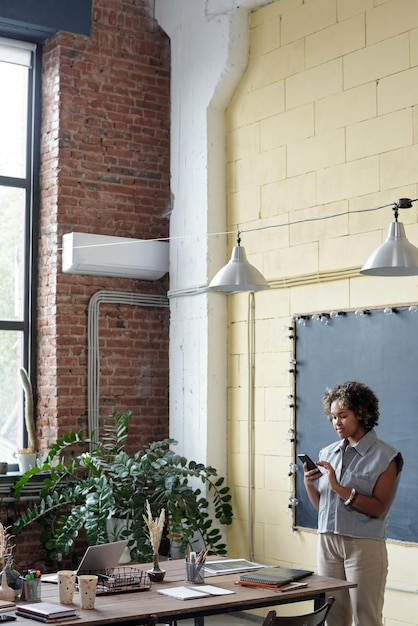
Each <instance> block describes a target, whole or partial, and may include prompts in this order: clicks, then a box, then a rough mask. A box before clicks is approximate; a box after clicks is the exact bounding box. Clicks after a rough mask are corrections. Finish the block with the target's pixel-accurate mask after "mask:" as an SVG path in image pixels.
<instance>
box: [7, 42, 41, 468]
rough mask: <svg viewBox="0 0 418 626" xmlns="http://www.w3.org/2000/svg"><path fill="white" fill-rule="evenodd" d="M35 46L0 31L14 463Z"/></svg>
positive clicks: (25, 358) (20, 404) (27, 268)
mask: <svg viewBox="0 0 418 626" xmlns="http://www.w3.org/2000/svg"><path fill="white" fill-rule="evenodd" d="M35 50H36V46H35V45H33V44H30V43H27V42H18V41H15V40H9V39H3V38H1V37H0V88H1V97H0V220H1V222H0V223H1V225H2V226H1V229H0V376H1V385H0V461H7V462H8V463H9V466H11V467H10V469H17V465H16V459H15V457H14V454H15V452H16V451H17V450H18V449H19V448H24V447H25V445H26V428H25V420H24V393H23V385H22V381H21V378H20V374H19V369H20V368H21V367H23V368H25V370H26V371H27V372H28V373H29V377H30V378H31V379H32V375H31V374H32V372H31V364H32V363H33V362H34V357H33V355H32V354H31V345H32V341H31V337H30V329H31V328H32V319H31V316H32V310H31V307H32V308H33V309H34V308H35V306H36V305H35V299H34V286H33V280H32V279H33V276H32V275H31V272H32V271H33V270H32V268H33V267H34V263H33V261H34V245H36V237H35V236H34V233H33V232H32V225H33V223H34V221H35V219H36V217H35V215H34V214H33V207H34V206H36V204H37V203H36V202H35V198H34V185H33V181H34V172H35V166H34V163H35V159H34V138H35V137H36V136H37V132H38V129H35V128H34V122H33V120H34V119H35V115H34V103H35V101H36V98H35V96H34V93H35V87H37V88H38V87H39V86H38V85H37V84H36V80H35V69H34V66H33V62H32V61H33V57H34V52H35ZM35 130H36V132H35ZM35 271H36V270H35ZM30 303H31V306H30ZM32 384H33V383H32Z"/></svg>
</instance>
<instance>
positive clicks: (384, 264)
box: [360, 198, 418, 276]
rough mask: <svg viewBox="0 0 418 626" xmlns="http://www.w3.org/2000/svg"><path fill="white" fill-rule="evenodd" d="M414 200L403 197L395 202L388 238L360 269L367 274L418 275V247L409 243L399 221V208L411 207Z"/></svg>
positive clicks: (361, 272)
mask: <svg viewBox="0 0 418 626" xmlns="http://www.w3.org/2000/svg"><path fill="white" fill-rule="evenodd" d="M412 202H413V201H412V200H410V199H409V198H401V199H400V200H398V202H397V203H395V205H394V207H393V212H394V215H395V221H394V222H392V223H391V224H390V225H389V232H388V236H387V239H386V241H385V242H384V243H382V245H381V246H379V247H378V248H377V249H376V250H375V251H374V252H373V253H372V254H371V255H370V256H369V258H368V259H367V261H366V262H365V263H364V265H363V267H362V268H361V270H360V274H365V275H366V276H415V275H418V248H416V247H415V246H413V245H412V244H411V243H409V241H408V239H407V238H406V236H405V228H404V225H403V224H402V222H398V209H409V208H411V207H412Z"/></svg>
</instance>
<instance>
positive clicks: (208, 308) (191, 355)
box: [155, 0, 271, 473]
mask: <svg viewBox="0 0 418 626" xmlns="http://www.w3.org/2000/svg"><path fill="white" fill-rule="evenodd" d="M270 1H271V0H244V1H241V2H240V1H236V0H235V1H234V0H155V17H156V19H157V21H158V23H159V24H160V26H161V28H162V29H163V30H164V31H165V32H166V33H167V35H168V36H169V37H170V40H171V85H172V87H171V89H172V91H171V190H172V195H173V206H172V215H171V221H170V236H171V242H170V292H169V296H170V306H171V324H170V435H171V436H172V437H174V438H175V439H177V440H178V441H179V446H178V449H179V451H182V452H183V453H184V454H185V455H186V456H188V457H189V458H194V459H196V460H199V461H202V462H209V463H210V464H212V465H214V466H215V467H216V468H217V469H218V470H219V471H220V472H221V473H225V472H226V434H227V432H226V426H227V422H226V419H227V350H226V344H227V334H226V312H227V311H226V296H223V295H218V294H208V293H207V292H206V286H207V284H208V282H209V281H210V279H211V277H212V276H213V275H214V274H215V273H216V271H217V270H218V269H219V267H221V266H222V265H223V264H224V263H225V262H226V260H227V250H226V237H225V236H215V235H211V234H212V233H224V232H225V230H226V179H225V169H226V168H225V162H226V161H225V122H224V118H225V108H226V106H227V105H228V102H229V100H230V98H231V96H232V93H233V91H234V89H235V86H236V84H237V83H238V81H239V79H240V77H241V75H242V73H243V72H244V70H245V67H246V64H247V56H248V13H249V11H250V10H252V9H253V8H255V7H258V6H262V5H265V4H268V3H269V2H270ZM208 235H210V236H208Z"/></svg>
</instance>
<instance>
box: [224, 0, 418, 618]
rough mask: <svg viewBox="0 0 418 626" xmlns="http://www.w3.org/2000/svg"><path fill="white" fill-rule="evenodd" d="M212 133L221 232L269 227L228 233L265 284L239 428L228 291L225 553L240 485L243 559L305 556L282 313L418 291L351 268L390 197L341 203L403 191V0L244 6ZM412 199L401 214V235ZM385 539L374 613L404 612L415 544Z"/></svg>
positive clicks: (236, 315)
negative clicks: (221, 186) (218, 151)
mask: <svg viewBox="0 0 418 626" xmlns="http://www.w3.org/2000/svg"><path fill="white" fill-rule="evenodd" d="M227 133H228V141H227V150H228V221H229V225H228V229H229V230H231V231H234V230H238V229H240V230H244V231H245V229H247V228H248V229H252V228H260V227H264V226H271V225H274V226H275V228H271V229H269V230H256V231H253V232H248V233H245V232H244V233H243V234H242V245H243V246H244V247H245V249H246V252H247V256H248V258H249V261H250V262H251V263H253V264H254V265H255V266H256V267H258V268H259V269H260V271H262V272H263V273H264V275H265V276H266V278H267V279H268V280H269V281H270V284H271V289H270V290H269V291H266V292H258V293H256V294H255V299H254V301H255V307H254V316H255V320H256V322H255V338H254V340H255V353H256V354H255V368H254V396H253V406H254V424H253V429H252V428H249V420H248V415H249V395H248V389H249V380H250V377H249V359H248V342H247V338H248V329H249V327H250V324H249V321H248V320H249V317H248V316H249V309H250V306H249V305H250V302H251V299H250V298H249V296H248V295H247V294H237V295H233V296H229V328H230V333H229V347H228V349H229V363H230V365H229V407H228V408H229V434H228V441H229V480H230V482H231V484H233V485H234V487H233V497H234V507H235V512H236V519H235V521H234V524H233V528H232V531H231V532H230V533H229V547H230V554H231V555H232V556H242V555H247V551H248V545H249V536H250V534H249V528H248V520H249V506H250V501H251V499H250V495H251V496H252V500H253V502H252V505H253V510H254V522H253V532H252V537H253V546H254V554H253V555H252V556H253V558H255V559H257V560H260V561H264V562H269V563H283V564H291V565H295V566H304V567H305V566H309V567H313V568H315V567H316V534H315V532H313V531H300V530H299V531H294V530H293V529H292V522H293V518H292V510H291V509H290V508H289V497H290V496H291V495H292V478H291V477H290V476H289V470H290V466H289V463H291V462H292V450H293V448H292V442H291V441H290V439H291V438H292V436H291V433H289V428H290V427H291V425H292V409H291V408H289V406H288V405H289V403H290V401H289V398H288V395H289V393H290V392H291V390H292V382H293V379H292V374H291V373H290V372H289V369H291V365H290V363H289V361H290V359H291V357H292V340H291V339H289V334H290V332H289V325H290V324H291V320H292V316H294V315H297V314H298V313H299V314H300V313H307V312H315V311H321V310H323V311H326V310H332V309H342V310H344V309H345V310H349V309H356V308H359V307H364V308H367V307H373V306H383V305H390V304H392V305H393V304H405V303H409V302H413V303H415V302H417V301H418V278H417V277H409V278H396V279H393V278H392V279H387V278H371V277H364V276H361V275H360V274H358V269H359V267H360V266H361V264H362V263H363V261H365V259H366V258H367V257H368V255H369V254H370V253H371V252H372V250H374V249H375V248H376V247H377V246H378V245H380V243H381V242H382V241H383V240H384V239H385V237H386V234H387V228H388V225H389V223H390V222H391V221H392V214H391V209H390V208H386V209H383V210H379V211H371V212H363V213H356V212H355V211H359V210H361V209H367V208H372V207H378V206H381V205H383V204H388V203H391V202H394V201H396V200H397V199H398V198H400V197H410V198H416V197H417V192H418V185H417V180H418V2H417V1H416V0H305V1H304V2H303V1H302V0H278V1H277V2H273V3H272V4H269V5H267V6H266V7H264V8H262V9H259V10H257V11H255V12H254V13H253V14H252V16H251V33H250V56H249V63H248V67H247V70H246V72H245V74H244V76H243V78H242V80H241V82H240V84H239V86H238V88H237V90H236V93H235V95H234V97H233V99H232V101H231V103H230V105H229V107H228V111H227ZM417 210H418V209H417V208H415V205H414V207H413V208H412V209H411V210H409V211H404V212H401V216H400V219H401V221H402V222H404V223H405V225H406V231H407V236H408V239H409V240H410V241H411V242H412V243H414V244H415V245H418V223H417V221H418V220H417ZM340 213H342V214H343V215H341V216H340V217H333V218H330V219H325V220H321V221H314V222H308V223H302V224H293V225H288V223H289V222H293V221H300V220H306V219H308V220H309V219H311V218H315V217H327V216H332V215H336V214H340ZM344 213H345V215H344ZM278 224H283V226H280V227H276V226H277V225H278ZM233 240H234V238H233V237H231V242H230V243H231V245H232V244H233ZM330 273H332V275H331V277H330ZM334 276H335V277H334ZM313 401H315V402H317V401H318V398H315V399H313ZM324 419H325V418H324ZM251 430H253V434H254V439H253V442H254V443H253V446H254V447H253V460H254V463H253V484H254V490H253V493H252V494H250V493H249V488H248V487H249V483H250V478H249V433H250V431H251ZM331 440H332V432H331V431H330V441H331ZM322 443H326V442H318V445H320V444H322ZM388 548H389V557H390V571H389V578H388V587H389V588H388V590H387V592H386V600H385V609H384V616H385V624H386V625H388V626H400V625H401V624H402V625H406V624H408V625H413V624H418V614H417V612H416V606H415V605H416V597H415V596H414V594H412V593H406V592H402V591H399V589H407V590H408V589H409V590H414V589H416V588H417V587H418V584H417V578H416V566H415V563H416V560H417V546H416V545H405V544H402V543H397V542H388ZM284 611H285V612H287V613H290V612H291V611H292V610H291V609H290V608H287V609H285V610H284Z"/></svg>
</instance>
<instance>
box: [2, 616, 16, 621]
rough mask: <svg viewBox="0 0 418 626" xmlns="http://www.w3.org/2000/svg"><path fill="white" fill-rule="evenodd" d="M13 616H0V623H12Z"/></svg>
mask: <svg viewBox="0 0 418 626" xmlns="http://www.w3.org/2000/svg"><path fill="white" fill-rule="evenodd" d="M15 619H16V618H15V616H14V615H0V622H14V620H15Z"/></svg>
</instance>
